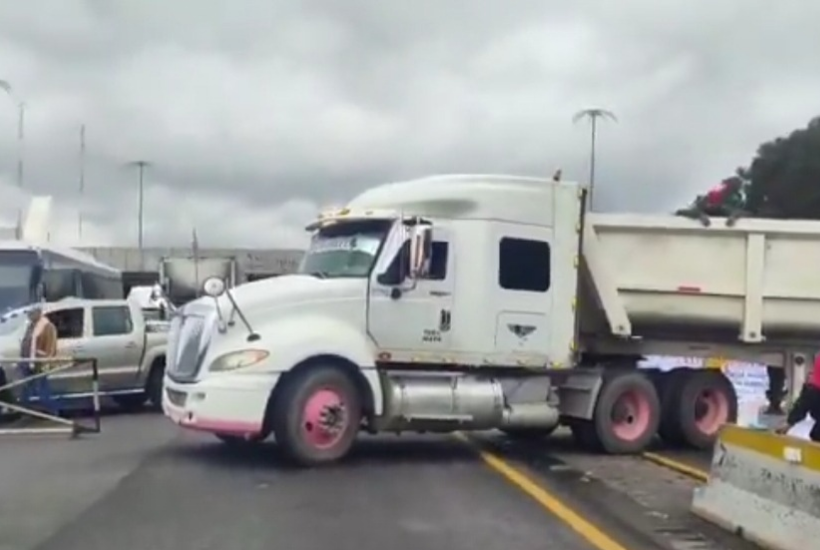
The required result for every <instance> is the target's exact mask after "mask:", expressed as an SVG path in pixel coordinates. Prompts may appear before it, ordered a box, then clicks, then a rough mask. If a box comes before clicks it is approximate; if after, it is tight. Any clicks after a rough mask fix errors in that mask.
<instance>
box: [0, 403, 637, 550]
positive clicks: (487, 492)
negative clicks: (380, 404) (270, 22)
mask: <svg viewBox="0 0 820 550" xmlns="http://www.w3.org/2000/svg"><path fill="white" fill-rule="evenodd" d="M0 456H2V457H3V460H2V469H0V495H2V498H0V550H35V549H36V550H97V549H99V550H110V549H111V548H117V549H118V550H166V549H169V550H170V549H174V550H189V549H196V550H207V549H214V550H225V549H226V548H241V549H242V550H255V549H263V548H264V549H265V550H269V549H270V548H282V549H284V550H300V549H305V550H308V549H309V550H315V549H316V548H324V547H332V548H334V549H336V550H346V549H348V548H349V549H351V550H352V549H355V550H371V549H373V550H375V549H379V550H383V549H384V548H393V549H396V550H418V549H419V548H442V549H444V548H447V549H452V550H459V549H465V550H467V549H469V550H475V549H476V548H504V549H505V550H519V549H520V550H525V549H526V550H529V549H532V550H535V549H539V550H540V549H543V548H545V547H555V548H561V549H562V550H591V549H592V548H593V547H592V546H590V545H589V544H588V543H587V542H586V541H585V540H584V539H582V538H581V537H580V536H579V535H577V534H576V533H575V532H573V531H572V530H571V529H570V528H569V527H568V526H567V525H565V524H564V523H562V522H561V521H560V520H559V519H557V518H556V517H554V516H552V515H551V514H550V513H549V512H548V511H546V510H545V509H544V508H542V507H541V506H540V505H539V504H538V503H537V502H536V501H535V500H534V499H533V498H531V497H530V496H528V495H526V494H524V493H523V492H522V491H521V490H519V489H518V488H516V487H514V486H513V485H512V484H510V483H508V482H507V481H506V480H505V479H504V478H503V477H502V476H501V475H499V474H498V473H496V472H494V471H492V470H491V469H490V468H488V467H487V466H486V465H485V464H484V463H483V462H482V460H481V458H480V457H479V456H478V455H477V453H476V452H475V451H473V450H471V449H470V448H469V447H467V446H466V445H465V444H463V443H461V442H458V441H455V440H454V439H453V438H451V437H433V438H419V437H407V436H403V437H401V438H395V437H390V438H370V437H366V438H363V440H362V441H361V443H360V444H359V446H358V449H357V451H356V453H355V456H354V457H353V458H352V460H350V461H348V462H347V463H344V464H342V465H339V466H336V467H333V468H329V469H320V470H312V471H299V470H293V469H288V468H285V467H283V465H282V464H280V463H279V461H278V459H277V453H276V449H275V446H273V445H266V446H264V447H261V448H258V449H255V450H252V451H250V452H249V451H243V452H234V451H230V450H228V449H226V448H225V447H223V446H222V445H221V444H218V443H215V442H214V441H213V440H211V439H210V438H208V437H207V436H200V435H196V434H189V433H182V432H180V431H178V430H177V429H176V428H175V427H173V426H171V425H170V424H169V423H168V422H166V421H165V419H163V418H162V417H159V416H153V415H137V416H132V417H125V416H123V417H111V418H107V419H106V420H105V424H104V433H103V434H101V435H99V436H88V437H86V438H85V439H81V440H75V441H69V440H65V439H62V438H59V437H57V438H55V437H54V436H51V437H50V438H48V439H43V438H38V439H22V438H20V437H17V436H15V437H14V438H13V439H10V438H4V439H2V440H0ZM630 550H633V549H630Z"/></svg>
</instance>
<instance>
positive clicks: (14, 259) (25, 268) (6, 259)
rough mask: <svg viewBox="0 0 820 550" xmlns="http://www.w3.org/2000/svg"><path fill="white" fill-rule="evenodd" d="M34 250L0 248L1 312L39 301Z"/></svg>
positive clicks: (37, 258)
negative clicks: (35, 277) (35, 278)
mask: <svg viewBox="0 0 820 550" xmlns="http://www.w3.org/2000/svg"><path fill="white" fill-rule="evenodd" d="M39 263H40V259H39V257H38V255H37V253H36V252H35V251H33V250H0V313H3V312H6V311H9V310H11V309H14V308H17V307H21V306H24V305H26V304H30V303H32V302H35V301H37V296H36V295H37V293H36V289H37V284H38V281H35V280H34V276H35V273H36V272H37V271H38V270H35V266H37V265H38V264H39Z"/></svg>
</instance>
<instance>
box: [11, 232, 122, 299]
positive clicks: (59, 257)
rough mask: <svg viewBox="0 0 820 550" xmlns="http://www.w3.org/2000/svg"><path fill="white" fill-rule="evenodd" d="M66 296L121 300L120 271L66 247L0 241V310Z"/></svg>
mask: <svg viewBox="0 0 820 550" xmlns="http://www.w3.org/2000/svg"><path fill="white" fill-rule="evenodd" d="M67 297H76V298H87V299H92V300H121V299H123V298H124V295H123V281H122V272H121V271H120V270H118V269H114V268H113V267H110V266H107V265H105V264H103V263H101V262H98V261H97V260H96V259H95V258H94V257H93V256H91V255H89V254H86V253H84V252H78V251H76V250H72V249H69V248H59V247H54V246H51V245H41V246H32V245H29V244H27V243H25V242H23V241H2V242H0V313H3V312H6V311H9V310H12V309H16V308H19V307H22V306H25V305H27V304H31V303H35V302H56V301H57V300H61V299H63V298H67Z"/></svg>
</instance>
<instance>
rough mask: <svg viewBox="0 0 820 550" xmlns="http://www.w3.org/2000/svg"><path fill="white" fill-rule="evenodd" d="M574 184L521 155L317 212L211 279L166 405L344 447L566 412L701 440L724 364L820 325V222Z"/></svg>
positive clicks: (531, 425)
mask: <svg viewBox="0 0 820 550" xmlns="http://www.w3.org/2000/svg"><path fill="white" fill-rule="evenodd" d="M585 194H586V192H585V189H584V187H583V186H580V185H577V184H572V183H567V182H554V181H549V180H542V179H536V178H520V177H509V176H438V177H431V178H426V179H420V180H415V181H410V182H402V183H395V184H388V185H384V186H380V187H376V188H374V189H371V190H369V191H366V192H365V193H363V194H361V195H360V196H358V197H357V198H355V199H354V200H352V201H351V202H350V203H349V204H348V205H347V206H345V207H344V208H342V209H339V210H337V211H333V212H329V213H325V214H323V215H322V216H320V217H319V219H317V220H316V222H315V223H313V224H311V226H309V228H308V229H309V230H311V231H313V239H312V242H311V245H310V248H309V249H308V251H307V253H306V255H305V257H304V259H303V261H302V264H301V267H300V270H299V272H298V273H297V274H294V275H286V276H282V277H278V278H276V279H268V280H262V281H258V282H253V283H248V284H243V285H240V286H238V287H236V288H234V289H228V288H227V285H226V284H224V283H223V282H222V281H221V280H220V279H218V278H212V279H209V280H208V281H206V283H205V289H204V290H205V294H206V296H205V297H203V298H200V299H199V300H197V301H195V302H192V303H190V304H187V305H186V306H185V307H184V309H183V310H182V311H181V314H180V315H179V316H177V318H176V319H175V320H174V321H173V323H172V326H171V329H170V342H169V355H168V363H169V364H168V368H167V371H166V378H165V391H164V397H163V407H164V410H165V413H166V415H167V416H169V417H170V418H171V419H173V420H174V421H175V422H177V423H178V424H180V425H182V426H184V427H187V428H190V429H195V430H201V431H206V432H211V433H213V434H215V435H216V436H218V437H219V438H220V439H222V440H223V441H225V442H228V443H233V444H240V443H248V442H256V441H261V440H264V439H265V438H267V437H268V436H269V435H271V434H273V435H274V436H275V439H276V441H277V444H278V446H279V447H280V448H281V450H282V451H284V452H285V453H286V454H287V455H288V456H290V457H291V458H292V459H293V460H295V461H296V462H297V463H299V464H302V465H315V464H322V463H327V462H332V461H335V460H337V459H340V458H341V457H343V456H345V454H346V453H347V452H348V451H349V450H350V448H351V445H352V444H353V442H354V439H355V438H356V436H357V433H358V432H359V431H360V430H365V431H367V432H371V433H379V432H395V433H398V432H402V431H417V432H450V431H466V430H488V429H501V430H503V431H505V432H507V433H509V434H511V435H514V436H541V435H544V434H548V433H550V432H551V431H553V430H554V429H555V428H556V427H557V426H559V425H560V424H564V425H567V426H569V427H570V429H571V430H572V433H573V435H574V436H575V438H576V439H577V441H578V442H579V443H580V444H582V445H583V446H584V447H586V448H589V449H595V450H599V451H603V452H606V453H635V452H640V451H641V450H643V449H644V448H646V446H647V445H648V444H649V443H650V441H651V440H652V439H653V438H654V437H655V436H656V435H660V436H661V437H662V438H664V439H666V440H667V441H670V442H673V443H683V444H688V445H692V446H695V447H701V448H702V447H706V446H708V445H711V443H712V442H713V441H714V438H715V435H716V433H717V430H718V428H719V427H720V425H722V424H723V423H726V422H732V421H734V419H735V417H736V414H737V398H736V396H735V393H734V390H733V388H732V385H731V384H730V383H729V381H728V380H727V379H726V377H725V376H724V375H723V374H722V373H721V372H720V371H719V370H714V369H691V368H681V369H676V370H673V371H672V372H667V373H662V372H659V371H658V372H655V371H645V370H639V369H637V368H636V363H637V362H638V361H639V360H640V359H641V358H642V356H644V355H649V354H662V355H679V356H700V357H715V356H720V357H725V358H727V359H728V358H734V359H740V360H748V361H756V362H761V363H765V364H767V365H771V366H776V367H784V368H787V369H788V372H789V373H790V380H791V384H792V385H793V386H796V385H797V384H799V383H800V381H801V379H802V376H803V371H804V370H805V368H806V365H807V358H808V357H809V356H811V355H812V354H813V353H814V352H815V351H816V348H817V347H818V338H820V277H818V275H817V274H816V273H815V270H814V269H813V267H812V266H814V265H816V260H815V259H816V258H818V257H820V223H817V222H798V221H776V220H766V219H741V220H739V221H738V222H737V224H736V225H734V226H733V227H727V226H725V224H724V223H720V220H714V222H713V223H712V225H711V226H710V227H708V228H707V227H703V226H701V225H700V224H699V223H698V222H696V221H693V220H690V219H687V218H682V217H671V216H651V215H632V214H629V215H625V214H623V215H622V214H597V213H586V212H585V207H584V205H585Z"/></svg>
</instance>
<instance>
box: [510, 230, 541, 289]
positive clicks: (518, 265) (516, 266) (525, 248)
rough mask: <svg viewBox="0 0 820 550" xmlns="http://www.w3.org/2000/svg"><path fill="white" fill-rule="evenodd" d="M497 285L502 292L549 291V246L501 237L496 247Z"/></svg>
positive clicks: (531, 241) (538, 242)
mask: <svg viewBox="0 0 820 550" xmlns="http://www.w3.org/2000/svg"><path fill="white" fill-rule="evenodd" d="M498 285H499V286H500V287H501V288H503V289H505V290H523V291H529V292H546V291H547V289H548V288H549V287H550V245H549V243H547V242H545V241H534V240H530V239H517V238H513V237H504V238H503V239H501V242H500V243H499V244H498Z"/></svg>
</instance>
